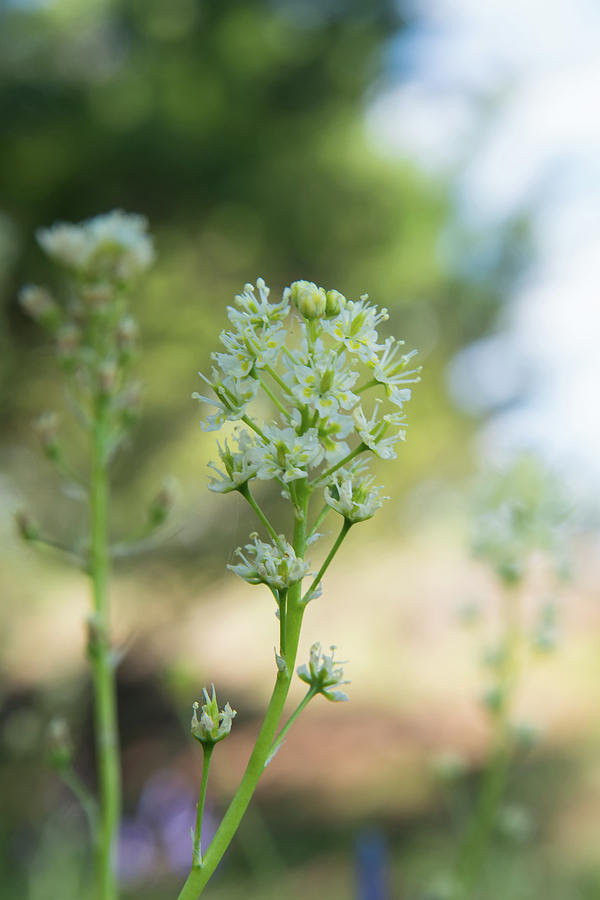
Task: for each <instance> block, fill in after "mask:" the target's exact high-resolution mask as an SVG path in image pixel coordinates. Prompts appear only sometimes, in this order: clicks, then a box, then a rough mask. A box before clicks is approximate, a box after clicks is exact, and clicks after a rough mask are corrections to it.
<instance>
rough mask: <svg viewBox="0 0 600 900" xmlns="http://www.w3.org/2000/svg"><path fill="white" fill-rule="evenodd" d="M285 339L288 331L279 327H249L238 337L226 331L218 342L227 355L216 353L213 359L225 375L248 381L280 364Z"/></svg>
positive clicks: (237, 334) (236, 334) (240, 332)
mask: <svg viewBox="0 0 600 900" xmlns="http://www.w3.org/2000/svg"><path fill="white" fill-rule="evenodd" d="M285 337H286V332H285V330H284V329H283V328H280V327H279V326H275V327H273V328H270V327H262V328H256V327H255V326H253V325H247V326H246V327H245V328H243V329H242V330H240V331H239V332H237V333H234V332H232V331H223V332H221V335H220V338H219V339H220V341H221V343H222V344H223V346H224V347H225V349H226V350H227V353H213V354H212V358H213V360H214V361H215V362H216V363H218V365H219V366H220V367H221V369H222V370H223V372H224V373H225V374H226V375H233V376H234V377H235V378H245V377H247V376H248V375H250V374H254V370H255V369H262V368H264V367H265V366H266V365H272V364H273V363H274V362H275V361H276V360H277V357H278V356H279V352H280V350H281V348H282V346H283V344H284V343H285Z"/></svg>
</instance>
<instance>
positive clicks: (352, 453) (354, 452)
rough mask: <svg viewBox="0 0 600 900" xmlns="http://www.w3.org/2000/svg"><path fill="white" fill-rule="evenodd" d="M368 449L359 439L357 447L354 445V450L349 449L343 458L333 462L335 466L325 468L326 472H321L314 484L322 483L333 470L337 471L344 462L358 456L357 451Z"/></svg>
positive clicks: (361, 451) (362, 451)
mask: <svg viewBox="0 0 600 900" xmlns="http://www.w3.org/2000/svg"><path fill="white" fill-rule="evenodd" d="M368 449H369V448H368V447H367V445H366V444H365V443H364V442H363V441H361V443H360V444H359V445H358V447H355V448H354V450H351V451H350V453H348V454H347V455H346V456H344V458H343V459H340V461H339V462H337V463H336V464H335V466H331V468H330V469H327V471H326V472H323V474H322V475H319V477H318V478H317V480H316V482H314V483H315V484H323V483H324V482H325V481H326V480H327V479H328V478H329V476H330V475H333V473H334V472H337V470H338V469H341V468H342V466H345V465H346V463H349V462H351V461H352V460H353V459H354V457H355V456H358V454H359V453H364V452H365V450H368Z"/></svg>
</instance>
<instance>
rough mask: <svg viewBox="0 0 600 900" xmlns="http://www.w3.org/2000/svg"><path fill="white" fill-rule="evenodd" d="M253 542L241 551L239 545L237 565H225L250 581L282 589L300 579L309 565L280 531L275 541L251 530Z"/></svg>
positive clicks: (306, 571) (274, 588)
mask: <svg viewBox="0 0 600 900" xmlns="http://www.w3.org/2000/svg"><path fill="white" fill-rule="evenodd" d="M250 537H251V538H252V541H253V543H252V544H246V546H245V547H244V550H245V551H246V553H245V554H244V551H243V550H242V548H241V547H238V549H237V550H236V553H237V554H238V556H239V557H240V558H241V559H242V562H241V563H238V564H237V565H229V566H227V568H228V569H230V570H231V571H232V572H235V574H236V575H239V576H240V578H243V579H244V581H247V582H248V583H249V584H266V585H268V586H269V587H270V588H272V589H273V590H277V591H281V590H285V589H286V588H289V587H291V586H292V585H293V584H297V583H298V582H299V581H302V579H303V578H304V576H305V575H306V574H307V573H308V571H309V569H310V565H309V564H308V563H307V562H305V561H304V560H303V559H300V558H299V557H297V556H296V554H295V552H294V548H293V547H292V545H291V544H288V542H287V541H286V540H285V538H284V536H283V535H280V537H279V540H278V541H277V543H276V544H274V543H266V542H265V541H261V540H259V538H258V535H257V534H256V533H254V534H251V535H250Z"/></svg>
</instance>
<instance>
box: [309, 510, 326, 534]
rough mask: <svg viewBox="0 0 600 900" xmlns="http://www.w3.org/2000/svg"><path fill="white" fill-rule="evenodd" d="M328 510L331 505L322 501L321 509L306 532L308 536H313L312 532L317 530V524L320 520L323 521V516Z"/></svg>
mask: <svg viewBox="0 0 600 900" xmlns="http://www.w3.org/2000/svg"><path fill="white" fill-rule="evenodd" d="M330 512H331V507H330V506H329V504H328V503H324V504H323V508H322V509H321V512H320V513H319V515H318V516H317V518H316V519H315V523H314V525H313V527H312V528H311V529H310V531H309V532H308V537H312V536H313V534H314V533H315V531H316V530H317V528H318V527H319V525H320V524H321V522H322V521H323V519H324V518H325V516H327V515H328V514H329V513H330Z"/></svg>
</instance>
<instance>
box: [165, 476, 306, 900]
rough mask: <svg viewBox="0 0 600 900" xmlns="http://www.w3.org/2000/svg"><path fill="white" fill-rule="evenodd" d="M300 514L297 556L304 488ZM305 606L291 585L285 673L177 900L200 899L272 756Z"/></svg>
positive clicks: (302, 537)
mask: <svg viewBox="0 0 600 900" xmlns="http://www.w3.org/2000/svg"><path fill="white" fill-rule="evenodd" d="M302 494H303V501H302V509H301V511H302V513H303V514H302V515H299V516H297V517H296V519H295V524H294V540H293V546H294V551H295V553H296V555H297V556H299V557H304V554H305V551H306V508H307V505H308V491H307V489H306V485H304V486H303V490H302ZM303 613H304V606H303V604H302V602H301V587H300V583H298V584H296V585H293V586H292V587H291V588H290V589H289V591H288V612H287V617H286V657H287V670H286V671H285V672H278V673H277V678H276V681H275V686H274V688H273V693H272V694H271V700H270V702H269V706H268V707H267V711H266V714H265V718H264V721H263V724H262V727H261V729H260V732H259V734H258V737H257V739H256V743H255V745H254V749H253V751H252V753H251V755H250V759H249V760H248V765H247V766H246V771H245V772H244V775H243V777H242V780H241V782H240V784H239V787H238V789H237V791H236V793H235V796H234V797H233V800H232V801H231V803H230V804H229V808H228V810H227V812H226V813H225V815H224V817H223V820H222V821H221V824H220V825H219V828H218V829H217V832H216V834H215V836H214V838H213V840H212V843H211V844H210V846H209V848H208V850H207V851H206V854H205V856H204V859H203V860H202V865H201V866H192V870H191V872H190V874H189V875H188V878H187V880H186V882H185V884H184V885H183V888H182V889H181V892H180V894H179V898H178V900H196V898H197V897H199V896H200V894H201V893H202V891H203V890H204V888H205V887H206V884H207V882H208V881H209V879H210V877H211V875H212V874H213V872H214V871H215V869H216V867H217V865H218V864H219V862H220V860H221V859H222V857H223V855H224V853H225V851H226V850H227V848H228V846H229V844H230V843H231V840H232V838H233V836H234V835H235V832H236V831H237V829H238V826H239V824H240V822H241V821H242V818H243V815H244V813H245V811H246V809H247V807H248V804H249V803H250V800H251V799H252V795H253V794H254V791H255V789H256V786H257V784H258V782H259V779H260V777H261V775H262V773H263V772H264V769H265V765H266V763H267V760H268V759H269V756H270V753H271V747H272V744H273V740H274V738H275V734H276V732H277V727H278V725H279V721H280V719H281V715H282V713H283V708H284V705H285V701H286V699H287V695H288V693H289V689H290V683H291V679H292V673H293V671H294V664H295V662H296V655H297V653H298V641H299V638H300V628H301V626H302V616H303Z"/></svg>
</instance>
